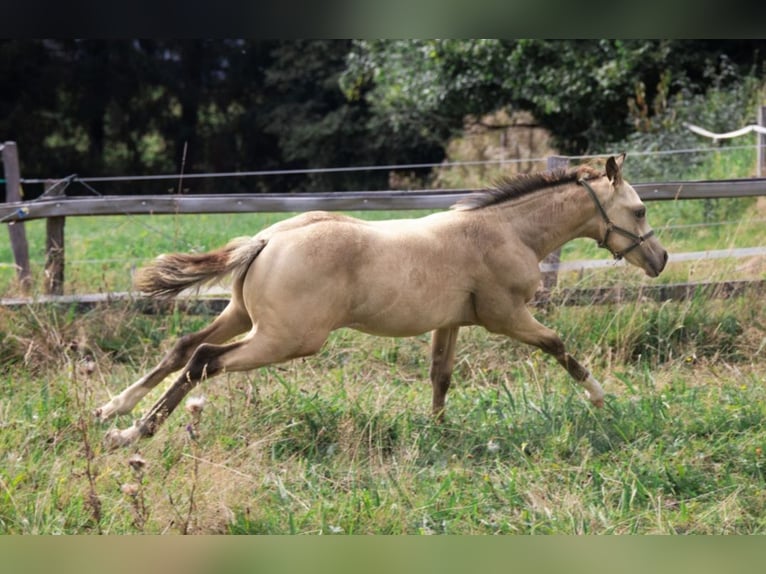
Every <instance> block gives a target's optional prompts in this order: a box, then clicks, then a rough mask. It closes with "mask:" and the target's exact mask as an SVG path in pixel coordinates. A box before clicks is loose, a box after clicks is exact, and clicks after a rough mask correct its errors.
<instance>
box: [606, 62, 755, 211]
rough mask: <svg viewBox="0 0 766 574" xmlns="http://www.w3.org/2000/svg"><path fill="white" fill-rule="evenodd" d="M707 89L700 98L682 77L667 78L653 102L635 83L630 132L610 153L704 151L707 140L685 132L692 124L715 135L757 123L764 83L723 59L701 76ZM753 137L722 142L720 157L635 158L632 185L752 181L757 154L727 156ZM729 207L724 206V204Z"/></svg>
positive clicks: (739, 152)
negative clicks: (668, 181)
mask: <svg viewBox="0 0 766 574" xmlns="http://www.w3.org/2000/svg"><path fill="white" fill-rule="evenodd" d="M704 77H705V79H706V81H707V83H708V84H709V86H710V87H709V88H708V89H707V90H706V91H705V92H704V93H699V92H698V91H697V89H698V88H697V87H696V86H695V85H694V84H693V83H692V82H691V80H690V79H689V78H688V76H686V75H681V76H679V77H674V78H672V77H671V75H670V73H666V74H665V75H663V77H662V78H661V80H660V82H659V83H658V85H657V93H656V95H655V96H654V99H653V100H652V101H650V100H648V99H647V96H646V89H645V86H644V85H643V84H641V83H639V84H638V85H637V87H636V93H635V96H633V97H632V98H631V99H630V100H629V104H630V118H629V122H630V124H631V126H632V127H633V128H634V131H633V132H632V133H631V134H630V135H629V136H628V137H627V138H625V139H624V140H623V141H620V142H616V143H613V144H610V145H609V146H608V147H609V148H610V149H630V150H636V151H639V152H649V153H651V152H659V151H667V150H689V149H695V148H699V147H707V146H708V145H709V143H710V142H709V140H708V139H706V138H702V137H701V136H699V135H697V134H695V133H694V132H692V131H691V130H689V129H688V128H687V127H686V124H693V125H698V126H701V127H704V128H705V129H707V130H710V131H713V132H719V133H722V132H728V131H731V130H733V129H737V128H740V127H743V126H745V125H748V124H752V123H755V121H756V110H757V106H758V105H759V103H760V102H761V98H762V89H763V85H762V81H761V79H760V78H757V77H756V76H744V77H742V76H740V75H739V72H738V70H737V68H736V67H735V66H734V65H733V64H732V63H731V62H730V61H728V60H727V59H725V58H723V59H722V61H721V62H720V63H719V65H717V66H713V65H710V66H708V67H707V68H706V69H705V71H704ZM754 138H755V135H753V136H749V137H746V138H744V139H743V138H737V139H736V140H723V141H722V142H720V144H719V146H720V150H721V151H719V152H714V153H697V154H693V153H678V154H667V155H663V156H661V157H657V156H654V155H641V154H633V155H632V156H631V159H630V174H631V178H632V180H633V181H663V180H671V181H672V180H695V179H727V178H734V177H750V176H752V175H754V173H753V171H754V169H755V162H756V160H755V150H754V149H746V150H738V149H734V150H729V149H727V148H729V147H736V146H741V145H743V144H745V145H747V144H750V143H752V142H753V140H754ZM731 203H732V202H730V201H727V204H731Z"/></svg>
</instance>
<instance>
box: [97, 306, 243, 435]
mask: <svg viewBox="0 0 766 574" xmlns="http://www.w3.org/2000/svg"><path fill="white" fill-rule="evenodd" d="M251 326H252V322H251V320H250V317H249V316H248V314H247V311H245V309H244V308H243V307H242V305H241V304H239V303H236V302H235V301H234V300H232V301H231V302H230V303H229V305H228V306H227V307H226V308H225V309H224V310H223V311H222V312H221V314H220V315H219V316H218V317H216V318H215V320H214V321H213V322H212V323H211V324H210V325H208V326H207V327H205V328H204V329H202V330H200V331H197V332H196V333H190V334H188V335H184V336H183V337H181V338H180V339H178V341H176V343H175V345H173V348H172V349H171V350H170V351H169V352H168V353H167V354H166V355H165V357H164V358H163V359H162V360H161V361H160V362H159V364H158V365H157V366H156V367H154V368H153V369H152V370H151V371H150V372H149V373H147V374H146V375H144V376H143V377H141V378H140V379H139V380H138V381H136V382H135V383H133V384H132V385H131V386H129V387H128V388H127V389H125V390H124V391H122V392H121V393H120V394H119V395H117V396H115V397H113V398H112V400H110V401H109V402H108V403H106V404H105V405H103V406H101V407H100V408H98V409H96V411H95V412H94V414H95V416H96V418H97V419H99V420H102V421H103V420H107V419H109V418H110V417H112V416H114V415H121V414H125V413H128V412H130V411H131V410H132V409H133V407H135V406H136V404H137V403H138V401H140V400H141V399H142V398H143V397H144V396H145V395H146V394H147V393H148V392H149V391H151V390H152V389H153V388H154V387H156V386H157V384H158V383H159V382H160V381H162V380H163V379H164V378H165V377H167V376H168V375H169V374H170V373H173V372H175V371H177V370H179V369H180V368H181V367H183V366H184V365H185V364H186V363H188V362H189V359H190V358H191V356H192V353H194V351H195V349H196V348H197V347H199V346H200V345H201V344H202V343H224V342H226V341H228V340H229V339H231V338H232V337H235V336H237V335H239V334H241V333H244V332H245V331H247V330H248V329H249V328H250V327H251Z"/></svg>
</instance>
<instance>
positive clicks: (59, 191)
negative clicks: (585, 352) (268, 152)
mask: <svg viewBox="0 0 766 574" xmlns="http://www.w3.org/2000/svg"><path fill="white" fill-rule="evenodd" d="M757 149H758V146H757V145H736V146H735V145H727V146H723V147H721V146H716V145H714V146H701V147H693V148H684V149H673V150H644V151H640V150H639V151H629V152H628V157H631V156H638V157H644V158H652V157H657V158H661V157H667V156H680V155H690V154H707V153H720V152H736V151H741V150H752V151H755V150H757ZM609 155H612V154H586V155H578V156H566V158H565V159H567V160H570V161H573V162H580V161H591V160H597V159H603V158H605V157H608V156H609ZM548 159H549V158H548V157H539V158H538V157H536V158H515V159H488V160H471V161H451V162H439V163H417V164H416V163H412V164H389V165H367V166H345V167H329V168H312V169H287V170H253V171H242V172H216V173H192V174H189V173H178V174H159V175H132V176H131V175H127V176H108V177H79V176H78V175H77V174H71V175H68V176H66V177H64V178H60V179H58V180H56V181H54V182H53V184H52V185H51V180H50V179H35V178H23V179H21V183H22V184H26V185H33V184H46V185H47V191H46V192H45V193H44V194H43V195H41V196H40V197H38V198H37V199H36V200H33V201H41V200H45V199H49V198H50V197H51V196H57V197H62V198H65V197H66V196H67V195H68V194H67V190H68V189H69V188H70V186H73V185H77V186H78V187H80V188H82V190H84V191H85V193H86V194H87V195H91V196H96V197H103V198H105V199H106V198H108V197H109V195H108V194H106V193H103V192H102V190H101V189H99V188H101V184H109V183H112V182H124V183H141V182H145V181H165V180H167V181H169V180H179V179H183V180H190V179H221V178H249V177H271V176H281V175H311V174H332V173H349V172H361V171H388V172H394V171H408V170H413V169H454V168H484V167H491V166H497V167H502V166H504V165H518V164H527V165H530V164H540V165H541V169H544V167H545V165H546V164H547V162H548ZM380 191H384V190H380ZM408 191H426V190H408ZM432 191H433V190H432ZM465 191H470V190H465ZM330 193H332V192H330ZM124 215H125V216H127V217H132V218H133V221H134V222H135V223H137V224H138V225H139V226H140V227H142V228H144V229H146V230H148V231H149V232H150V233H152V234H154V235H156V236H158V237H163V238H164V239H166V240H171V239H172V240H174V241H175V240H177V239H178V238H177V237H171V236H170V235H169V234H168V232H167V231H165V230H163V229H161V228H160V227H157V226H154V225H152V224H151V223H150V220H149V219H148V218H146V217H138V216H134V215H131V214H129V213H127V212H126V213H124ZM6 219H7V218H6ZM2 221H3V220H2V219H0V222H2ZM764 222H766V219H759V218H756V219H751V220H750V223H753V224H760V223H764ZM741 223H742V221H741V220H739V219H730V220H716V221H703V222H695V223H680V224H668V225H663V226H660V227H658V228H657V231H658V232H666V233H674V232H677V231H684V230H693V229H701V228H713V227H716V228H725V227H727V226H737V225H740V224H741ZM184 243H185V244H186V248H188V249H194V248H196V247H197V246H195V245H192V244H189V243H188V242H186V241H184ZM720 251H721V252H722V253H723V252H724V251H725V250H720ZM762 251H763V250H760V251H757V252H756V251H752V250H751V251H743V252H742V253H743V255H742V256H761V255H763V254H764V253H762ZM720 256H721V257H723V256H737V254H736V253H735V252H733V251H732V250H729V252H728V255H725V254H724V255H720ZM681 260H688V258H687V259H679V261H681ZM32 261H33V262H34V263H35V264H42V261H41V260H39V259H35V258H33V259H32ZM143 261H145V259H144V258H138V257H136V258H114V259H79V260H78V259H70V260H68V261H67V264H68V265H107V264H122V265H125V264H130V265H131V266H134V265H138V264H140V263H141V262H143ZM607 263H608V262H596V263H592V264H589V263H588V262H574V261H573V262H569V263H567V264H566V265H564V267H562V268H560V269H561V270H562V271H563V270H568V269H569V268H570V267H571V268H572V270H574V269H580V270H582V269H587V268H598V267H602V266H605V265H606V264H607ZM2 267H15V265H13V264H12V263H8V264H6V263H0V268H2Z"/></svg>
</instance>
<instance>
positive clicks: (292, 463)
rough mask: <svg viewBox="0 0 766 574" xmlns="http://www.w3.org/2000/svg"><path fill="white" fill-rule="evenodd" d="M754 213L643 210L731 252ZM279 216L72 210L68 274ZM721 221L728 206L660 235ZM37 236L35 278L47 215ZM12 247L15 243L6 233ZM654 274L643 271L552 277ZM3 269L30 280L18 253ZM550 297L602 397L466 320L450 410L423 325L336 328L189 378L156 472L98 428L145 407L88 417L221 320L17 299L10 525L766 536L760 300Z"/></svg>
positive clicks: (5, 455) (7, 341)
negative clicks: (564, 302)
mask: <svg viewBox="0 0 766 574" xmlns="http://www.w3.org/2000/svg"><path fill="white" fill-rule="evenodd" d="M711 210H712V211H711ZM716 210H717V211H716ZM758 210H759V207H758V206H757V205H756V203H755V202H754V201H751V200H741V201H740V200H737V201H735V202H731V203H730V202H720V203H718V204H705V203H704V202H678V203H666V204H659V203H658V204H650V206H649V218H650V221H651V222H652V223H653V225H655V227H657V228H658V229H659V230H660V234H661V235H660V237H661V239H662V241H663V242H664V243H665V245H666V246H667V247H668V248H669V249H670V250H671V252H673V251H676V252H678V251H692V250H700V249H723V248H726V247H731V246H753V245H763V240H764V237H763V234H764V233H765V232H764V231H763V229H765V228H764V227H763V226H762V225H760V223H759V222H757V221H752V222H749V220H757V219H758V218H759V214H758ZM361 215H362V216H363V217H388V216H395V217H400V216H411V215H415V214H414V213H410V214H408V213H389V214H386V213H364V214H361ZM281 217H284V215H282V214H274V215H263V214H261V215H258V214H253V215H242V216H183V217H172V216H162V217H160V216H155V217H113V218H70V219H69V220H68V221H67V262H68V263H67V264H68V267H67V291H68V292H94V291H112V290H125V289H127V288H128V287H129V278H130V272H131V269H132V267H133V266H138V265H141V264H142V263H143V262H144V261H147V260H149V259H151V258H153V257H154V256H156V255H157V254H158V253H161V252H166V251H173V250H189V249H208V248H211V247H214V246H217V245H220V244H222V243H224V242H226V241H227V240H228V239H230V238H231V237H234V236H237V235H243V234H252V233H255V232H256V231H257V230H258V229H260V228H261V227H263V226H264V225H265V224H267V223H269V222H271V221H274V220H276V219H278V218H281ZM706 218H707V219H706ZM711 218H712V219H711ZM710 220H719V221H720V220H732V221H736V223H734V224H730V225H727V226H717V227H708V228H705V227H682V228H677V229H671V230H663V229H662V228H663V227H664V226H667V225H686V224H693V223H699V222H704V221H710ZM27 234H28V236H29V238H30V245H31V246H33V248H34V249H33V253H32V259H33V262H36V263H37V264H36V265H35V268H36V273H37V274H38V279H39V273H40V271H39V267H40V266H41V261H42V257H43V255H42V251H41V249H42V245H43V244H44V236H43V234H44V224H43V223H42V222H30V223H29V224H28V225H27ZM595 254H596V250H595V245H594V244H593V242H574V244H572V245H570V246H568V247H567V249H566V250H565V257H564V259H565V260H566V259H585V258H591V257H592V256H593V255H595ZM598 254H599V255H602V256H606V255H608V254H606V252H598ZM0 257H2V259H0V260H2V261H7V260H9V257H10V254H9V248H8V247H7V245H6V244H5V243H2V244H0ZM94 260H98V262H97V263H92V262H91V261H94ZM751 263H752V262H742V261H739V262H722V261H719V262H715V263H713V264H708V263H705V264H702V263H698V264H694V265H677V264H674V265H671V266H670V268H669V269H668V271H666V273H664V274H663V277H661V278H660V280H663V281H675V280H688V279H692V280H711V279H723V278H732V277H739V276H741V277H759V276H762V275H763V272H764V271H763V266H762V265H761V266H760V267H758V265H755V266H753V265H751ZM745 264H747V265H749V267H748V269H747V270H743V269H742V267H743V265H745ZM645 281H646V279H645V278H644V277H643V275H642V273H641V272H640V271H639V270H636V269H632V268H624V269H607V270H602V271H593V272H589V273H586V274H582V275H580V274H575V273H571V274H562V277H561V284H562V285H590V284H596V285H599V284H610V283H619V284H623V285H636V284H641V283H643V282H645ZM38 284H39V283H38ZM0 285H1V286H2V287H1V288H2V290H3V291H2V292H4V293H5V294H7V295H11V294H14V293H15V287H14V285H13V274H12V273H11V272H10V271H9V270H7V269H3V268H0ZM536 313H537V315H538V317H539V318H540V320H541V321H543V322H544V323H545V324H547V325H549V326H551V327H552V328H554V329H555V330H556V331H558V332H559V333H560V334H561V335H562V337H563V338H564V340H565V341H566V343H567V346H568V348H569V350H570V351H571V352H572V353H573V354H574V355H575V356H576V357H577V358H578V359H580V360H581V361H582V362H583V363H585V364H586V365H587V366H588V367H589V368H590V369H591V370H592V371H593V373H594V375H595V376H596V377H597V378H599V379H600V380H601V381H602V383H603V384H604V387H605V389H606V391H607V399H606V406H605V407H604V408H603V409H600V410H597V409H594V408H593V407H592V406H591V405H590V403H588V401H587V400H586V398H585V397H584V393H583V391H582V389H580V388H578V387H577V386H576V385H575V384H574V383H572V382H571V381H570V379H569V378H568V376H567V375H566V373H565V372H564V371H563V370H562V369H561V368H560V367H559V365H558V364H557V363H556V362H555V361H553V360H552V359H550V358H549V357H547V356H545V355H544V354H542V353H541V352H539V351H533V350H531V349H529V348H527V347H524V346H522V345H519V344H517V343H514V342H512V341H509V340H506V339H504V338H502V337H497V336H492V335H490V334H488V333H487V332H486V331H484V330H482V329H478V328H475V329H463V330H462V331H461V335H460V338H459V341H458V361H457V365H456V372H455V375H454V384H453V388H452V389H451V391H450V394H449V396H448V401H447V408H448V413H447V420H446V422H445V423H444V424H437V423H435V422H434V421H433V420H432V419H431V417H430V415H429V410H430V385H429V384H428V383H427V378H428V368H429V362H428V343H429V341H428V337H427V336H421V337H415V338H410V339H381V338H374V337H369V336H365V335H362V334H359V333H356V332H353V331H339V332H336V333H334V334H333V335H332V337H331V338H330V340H329V341H328V343H327V345H326V346H325V347H324V348H323V349H322V351H321V352H320V353H319V354H318V355H317V356H315V357H310V358H306V359H301V360H297V361H293V362H291V363H287V364H284V365H278V366H272V367H268V368H264V369H260V370H257V371H253V372H250V373H243V374H229V375H224V376H221V377H219V378H217V379H215V380H212V381H208V382H205V383H204V384H203V385H202V387H201V388H200V389H198V390H197V391H195V392H194V393H193V394H194V395H199V394H202V395H204V396H205V397H206V399H207V406H206V408H205V410H204V412H203V413H202V416H201V417H200V419H199V420H195V419H193V418H192V415H190V414H189V413H187V412H186V411H185V410H184V409H183V408H179V409H178V411H176V412H175V413H174V415H173V416H172V417H171V419H170V420H169V421H168V422H167V424H165V425H164V426H163V427H162V429H161V430H160V432H159V433H158V434H157V436H155V437H154V438H153V439H151V440H149V441H144V442H141V443H140V444H139V445H138V447H137V448H138V450H139V451H140V454H141V456H142V457H143V459H144V460H145V461H146V466H145V467H144V468H143V469H141V470H140V471H136V470H133V469H132V468H131V466H130V464H129V459H130V458H131V456H132V455H133V454H134V452H135V450H121V451H116V452H109V451H106V450H104V449H103V447H102V445H101V439H102V437H103V435H104V433H105V432H106V431H107V430H109V429H110V428H112V427H113V426H115V425H116V426H119V427H124V426H127V425H129V424H131V422H132V417H131V416H124V417H121V419H120V420H118V421H116V422H115V423H110V424H96V423H94V422H93V420H92V417H91V412H92V410H93V409H94V408H95V407H97V406H99V405H101V404H103V403H104V402H105V401H106V400H107V399H108V398H109V397H110V396H112V395H114V394H115V393H118V392H120V391H121V390H122V389H123V388H125V387H126V386H127V385H129V384H131V383H132V382H133V381H135V380H136V379H137V378H138V377H139V376H140V375H141V374H143V373H144V372H146V371H147V370H148V369H149V368H151V367H152V366H153V365H154V364H155V363H156V362H157V361H158V360H159V359H160V357H161V356H162V353H163V352H165V351H166V350H167V349H168V348H169V346H170V345H171V344H172V342H173V341H174V340H175V338H177V337H178V336H180V335H181V334H182V333H186V332H189V331H193V330H197V329H199V328H201V327H202V326H203V325H205V324H206V323H207V322H208V321H209V320H210V318H209V317H200V316H188V315H183V314H181V313H177V312H176V313H171V314H170V315H168V316H165V317H151V316H146V315H141V314H137V313H136V312H134V311H132V310H130V309H129V308H128V307H120V306H117V305H112V306H109V307H102V308H96V309H93V310H91V311H89V312H87V313H77V312H75V311H74V310H73V309H69V310H63V311H62V310H55V309H53V308H48V307H44V306H30V307H27V308H24V309H20V310H15V311H10V310H5V309H2V310H0V364H1V365H2V370H0V533H3V534H31V533H36V534H60V533H78V534H79V533H96V532H101V533H108V534H124V533H243V534H244V533H264V534H266V533H269V534H286V533H301V534H317V533H323V534H333V533H338V534H340V533H343V534H363V533H364V534H366V533H376V534H383V533H390V534H399V533H407V534H442V533H448V534H463V533H466V534H467V533H470V534H493V533H500V534H524V533H557V534H561V533H566V534H575V533H577V534H579V533H611V534H628V533H700V534H702V533H705V534H712V533H718V534H723V533H739V534H744V533H758V534H760V533H764V532H766V518H764V517H765V516H766V499H765V498H764V496H763V492H764V486H766V485H764V464H766V459H764V450H765V449H766V424H765V423H766V406H765V405H766V401H764V393H766V387H764V384H763V382H764V380H766V362H764V352H765V351H766V309H765V308H764V306H763V304H762V301H759V300H753V299H749V298H745V297H743V298H739V299H732V300H729V301H721V300H717V301H713V300H710V301H708V300H705V299H703V298H699V297H698V298H695V299H692V300H690V301H686V302H683V303H670V302H665V303H653V302H645V301H636V302H633V303H630V304H623V305H619V306H599V307H590V308H589V307H565V308H549V309H541V310H537V311H536ZM164 386H165V385H160V387H158V388H157V389H155V391H153V392H152V393H151V394H150V395H149V396H148V397H146V398H145V399H144V401H143V402H142V403H141V404H140V405H139V407H138V408H137V411H136V415H135V416H138V415H139V414H140V413H142V412H144V411H145V410H146V409H147V408H149V406H150V405H151V404H152V403H153V402H154V401H155V400H156V399H157V398H158V397H159V395H160V393H161V392H162V391H163V387H164ZM188 427H191V428H192V429H193V430H194V432H195V437H196V438H194V439H192V438H191V436H190V434H189V432H188V430H187V428H188Z"/></svg>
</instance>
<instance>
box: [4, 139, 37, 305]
mask: <svg viewBox="0 0 766 574" xmlns="http://www.w3.org/2000/svg"><path fill="white" fill-rule="evenodd" d="M3 169H4V170H5V201H7V202H8V203H11V202H15V201H21V175H20V172H19V153H18V150H17V149H16V142H5V143H4V144H3ZM8 234H9V235H10V236H11V250H12V251H13V259H14V260H15V262H16V270H17V277H18V279H19V284H20V285H21V290H22V291H23V292H24V293H29V290H30V289H31V287H32V274H31V273H30V271H29V246H28V244H27V233H26V231H25V229H24V222H23V221H16V222H13V223H9V224H8Z"/></svg>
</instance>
